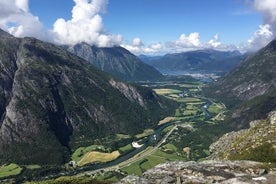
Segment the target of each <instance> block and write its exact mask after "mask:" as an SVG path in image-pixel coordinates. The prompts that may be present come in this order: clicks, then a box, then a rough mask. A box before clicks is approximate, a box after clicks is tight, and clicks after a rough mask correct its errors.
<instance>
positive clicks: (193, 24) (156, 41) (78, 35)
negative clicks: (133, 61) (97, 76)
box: [0, 0, 276, 55]
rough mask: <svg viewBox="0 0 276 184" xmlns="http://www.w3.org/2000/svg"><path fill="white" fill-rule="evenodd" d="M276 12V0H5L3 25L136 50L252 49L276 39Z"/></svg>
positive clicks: (55, 38) (17, 31) (22, 32)
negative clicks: (275, 36)
mask: <svg viewBox="0 0 276 184" xmlns="http://www.w3.org/2000/svg"><path fill="white" fill-rule="evenodd" d="M1 9H2V10H1ZM275 11H276V1H274V0H208V1H207V0H47V1H46V0H44V1H43V0H9V2H7V1H6V0H0V27H1V28H2V29H4V30H7V31H8V32H10V33H11V34H13V35H15V36H18V37H23V36H34V37H37V38H39V39H43V40H46V41H50V42H54V43H57V44H75V43H78V42H81V41H86V42H88V43H90V44H94V45H97V46H100V47H103V46H113V45H121V46H123V47H125V48H127V49H129V50H130V51H132V52H133V53H135V54H149V55H158V54H164V53H167V52H182V51H187V50H196V49H205V48H213V49H217V50H234V49H239V50H241V51H247V50H250V49H251V50H254V49H255V50H256V49H259V48H260V47H262V46H264V45H265V44H267V42H269V41H271V40H272V39H273V38H274V35H275V31H274V28H275V27H276V26H274V25H275V24H274V23H275V20H276V15H275V14H274V12H275ZM1 12H3V13H1ZM274 18H275V19H274ZM1 19H2V21H1Z"/></svg>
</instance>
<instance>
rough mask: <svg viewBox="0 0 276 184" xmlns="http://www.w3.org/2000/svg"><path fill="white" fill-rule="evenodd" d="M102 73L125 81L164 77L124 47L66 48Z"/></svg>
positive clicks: (77, 46)
mask: <svg viewBox="0 0 276 184" xmlns="http://www.w3.org/2000/svg"><path fill="white" fill-rule="evenodd" d="M64 48H65V49H67V50H68V51H70V52H72V53H74V54H76V55H77V56H79V57H81V58H84V59H85V60H87V61H89V62H90V63H91V64H93V65H94V66H96V67H97V68H99V69H100V70H102V71H105V72H107V73H110V74H111V75H113V76H116V77H118V78H119V79H121V80H125V81H148V80H159V79H161V78H162V77H163V76H162V74H161V73H159V72H158V71H157V70H156V69H155V68H153V67H152V66H150V65H147V64H145V63H143V62H142V61H141V60H140V59H139V58H138V57H136V56H135V55H133V54H132V53H130V52H129V51H127V50H126V49H124V48H122V47H112V48H98V47H95V46H90V45H88V44H87V43H80V44H77V45H75V46H64Z"/></svg>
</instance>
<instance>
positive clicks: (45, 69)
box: [0, 31, 175, 164]
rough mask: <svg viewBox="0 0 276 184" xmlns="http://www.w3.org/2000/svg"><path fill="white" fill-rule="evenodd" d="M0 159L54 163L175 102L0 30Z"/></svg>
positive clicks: (150, 122)
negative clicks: (77, 148)
mask: <svg viewBox="0 0 276 184" xmlns="http://www.w3.org/2000/svg"><path fill="white" fill-rule="evenodd" d="M0 66H1V67H0V70H1V75H0V85H1V88H0V110H1V111H0V113H1V114H0V117H1V121H0V161H1V162H3V161H8V160H10V161H14V162H16V163H23V164H30V163H39V164H59V163H62V162H64V160H65V159H66V157H67V155H68V154H69V153H70V152H71V150H72V149H74V148H75V147H77V146H80V145H89V144H91V142H92V141H93V140H94V139H95V138H99V137H103V136H105V135H109V134H113V133H127V134H136V133H138V132H141V131H142V130H144V129H145V128H147V127H153V126H155V124H156V122H158V120H159V119H160V118H162V117H164V116H165V115H168V114H170V113H172V112H171V111H172V109H173V107H174V105H175V104H174V103H173V102H171V101H168V100H167V99H164V98H162V97H159V96H157V95H156V94H155V93H154V92H153V91H151V90H150V89H147V88H143V87H139V86H133V85H129V84H125V83H123V82H120V81H117V80H116V79H113V78H112V77H111V76H108V75H106V74H105V73H103V72H101V71H99V70H97V69H96V68H95V67H93V66H92V65H91V64H89V63H88V62H87V61H85V60H83V59H81V58H79V57H77V56H75V55H73V54H71V53H69V52H67V51H65V50H63V49H61V48H59V47H56V46H54V45H52V44H49V43H45V42H42V41H39V40H36V39H34V38H23V39H16V38H14V37H12V36H11V35H9V34H7V33H5V32H3V31H0Z"/></svg>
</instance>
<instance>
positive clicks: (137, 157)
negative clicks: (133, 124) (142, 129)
mask: <svg viewBox="0 0 276 184" xmlns="http://www.w3.org/2000/svg"><path fill="white" fill-rule="evenodd" d="M177 126H178V124H177V125H174V127H173V128H172V129H171V130H170V131H169V132H168V133H167V134H166V135H165V136H164V137H163V138H162V139H161V140H160V141H159V142H158V144H157V145H156V146H154V147H153V148H151V149H149V150H146V151H142V152H141V153H138V154H137V155H135V156H134V157H132V158H130V159H128V160H125V161H123V162H121V163H120V164H118V165H115V166H111V167H107V168H102V169H98V170H93V171H86V172H83V173H80V174H78V175H77V176H84V175H93V174H96V173H97V172H99V171H102V170H104V171H112V170H116V169H121V168H123V167H126V166H128V165H131V164H133V163H135V162H138V161H140V160H142V159H144V158H146V157H148V156H150V155H151V154H152V153H154V152H155V151H156V150H157V149H158V148H159V147H160V146H161V145H162V144H163V143H164V142H166V140H167V138H168V137H169V136H170V135H171V134H172V132H173V131H174V130H175V129H176V128H177Z"/></svg>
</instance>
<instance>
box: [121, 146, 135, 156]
mask: <svg viewBox="0 0 276 184" xmlns="http://www.w3.org/2000/svg"><path fill="white" fill-rule="evenodd" d="M132 149H133V148H132V145H131V144H127V145H125V146H123V147H120V148H119V152H120V153H122V154H123V153H126V152H129V151H131V150H132Z"/></svg>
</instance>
